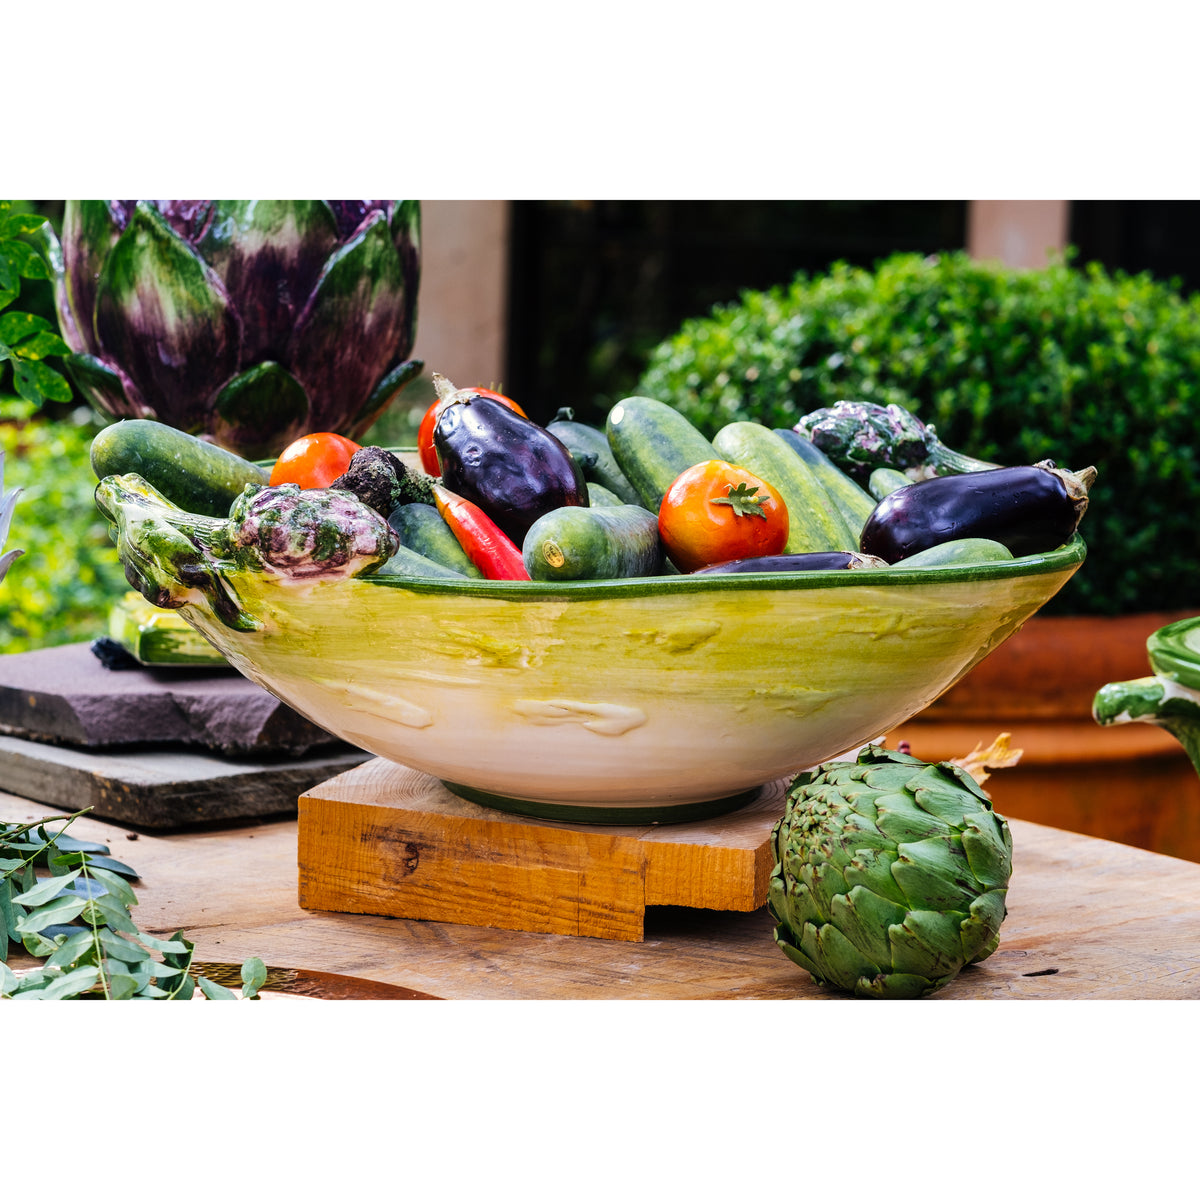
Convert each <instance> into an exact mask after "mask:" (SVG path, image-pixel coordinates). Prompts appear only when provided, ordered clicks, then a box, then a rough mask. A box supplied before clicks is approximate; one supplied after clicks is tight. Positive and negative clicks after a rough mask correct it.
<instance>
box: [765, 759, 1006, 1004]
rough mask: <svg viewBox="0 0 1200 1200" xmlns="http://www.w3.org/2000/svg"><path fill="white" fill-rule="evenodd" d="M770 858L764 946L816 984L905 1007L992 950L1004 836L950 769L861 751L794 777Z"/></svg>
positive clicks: (1001, 823)
mask: <svg viewBox="0 0 1200 1200" xmlns="http://www.w3.org/2000/svg"><path fill="white" fill-rule="evenodd" d="M772 848H773V850H774V854H775V867H774V870H773V871H772V872H771V876H770V881H769V885H768V898H767V903H768V906H769V908H770V911H771V915H772V916H773V917H774V918H775V920H776V922H777V925H776V927H775V940H776V942H777V943H778V945H779V947H780V949H782V950H783V952H784V953H785V954H786V955H787V956H788V957H789V958H790V959H791V960H792V961H793V962H795V963H797V964H798V965H799V966H801V967H803V968H804V969H805V970H806V971H808V972H809V974H811V975H812V976H813V978H814V979H815V980H816V981H817V982H818V983H827V984H831V985H833V986H834V987H837V988H840V989H841V990H843V991H846V992H850V993H853V994H854V995H856V996H861V997H874V998H885V999H915V998H917V997H919V996H925V995H928V994H929V993H930V992H933V991H936V990H937V989H938V988H940V987H943V986H945V985H946V984H947V983H949V982H950V981H951V980H953V979H954V978H955V976H957V975H958V973H959V971H961V970H962V968H963V967H964V966H966V965H967V964H969V963H976V962H979V961H981V960H982V959H984V958H986V957H987V956H988V955H989V954H991V953H992V951H993V950H995V948H996V946H997V945H998V944H999V941H1000V926H1001V923H1002V922H1003V921H1004V918H1005V916H1006V915H1007V910H1006V907H1005V897H1006V895H1007V893H1008V881H1009V877H1010V875H1011V872H1012V837H1011V835H1010V833H1009V829H1008V823H1007V822H1006V821H1005V820H1004V818H1003V817H1001V816H999V815H998V814H997V813H995V812H994V811H993V809H992V805H991V802H990V801H989V800H988V798H987V796H986V795H985V793H984V792H983V791H982V790H981V789H980V787H979V785H978V784H977V783H976V782H975V781H974V779H972V778H971V776H970V775H968V774H967V772H966V771H964V770H963V769H962V768H960V767H957V766H953V765H951V764H949V763H938V764H936V765H930V764H928V763H925V762H922V761H921V760H920V759H917V758H913V757H911V756H910V755H907V754H901V753H899V752H897V751H887V750H882V749H880V748H878V747H875V746H867V747H866V748H865V749H864V750H863V751H862V752H861V753H860V754H859V756H858V759H857V761H854V762H831V763H825V764H823V765H822V766H820V767H816V768H813V769H812V770H810V771H806V772H804V773H802V774H801V775H799V776H797V778H796V780H795V781H794V782H793V784H792V786H791V787H790V788H789V790H788V797H787V803H786V807H785V810H784V815H783V816H782V817H781V818H780V820H779V821H778V822H777V824H776V825H775V828H774V832H773V835H772Z"/></svg>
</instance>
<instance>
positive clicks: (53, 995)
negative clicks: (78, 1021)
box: [17, 967, 100, 1000]
mask: <svg viewBox="0 0 1200 1200" xmlns="http://www.w3.org/2000/svg"><path fill="white" fill-rule="evenodd" d="M99 982H100V971H99V969H98V968H97V967H83V968H82V969H81V970H78V971H69V972H67V973H66V974H64V975H60V976H59V977H58V978H57V979H54V980H52V981H51V982H50V983H48V984H47V985H46V986H45V987H43V988H39V989H37V990H36V991H33V992H28V993H27V992H24V991H21V992H18V993H17V999H18V1000H26V999H28V1000H66V999H67V998H68V997H69V996H78V995H79V994H80V993H81V992H87V991H90V990H91V989H92V988H93V987H95V986H96V984H97V983H99Z"/></svg>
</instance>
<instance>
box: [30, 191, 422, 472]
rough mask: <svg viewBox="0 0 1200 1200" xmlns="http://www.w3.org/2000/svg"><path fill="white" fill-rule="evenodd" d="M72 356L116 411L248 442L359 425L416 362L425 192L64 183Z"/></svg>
mask: <svg viewBox="0 0 1200 1200" xmlns="http://www.w3.org/2000/svg"><path fill="white" fill-rule="evenodd" d="M50 258H51V261H52V266H53V268H54V270H55V275H56V279H55V300H56V304H57V308H58V317H59V325H60V328H61V332H62V336H63V340H64V341H65V342H66V343H67V345H68V346H70V348H71V351H72V353H71V355H70V356H69V357H68V358H67V359H66V365H67V369H68V371H69V372H70V374H71V377H72V378H73V379H74V381H75V383H76V385H77V386H78V388H79V390H80V392H81V393H82V394H83V395H84V396H85V397H86V398H87V400H88V401H89V402H90V403H91V404H92V405H93V407H95V408H96V409H97V410H99V411H100V412H101V413H105V414H107V415H108V416H111V417H116V418H121V417H144V418H149V419H152V420H159V421H162V422H164V423H165V424H168V425H172V426H174V427H175V428H177V429H182V430H184V431H185V432H187V433H191V434H195V435H197V436H200V437H206V438H209V439H211V440H212V441H214V442H216V443H217V444H218V445H221V446H224V447H225V448H226V449H228V450H232V451H234V452H235V453H237V454H241V455H243V456H244V457H246V458H273V457H275V456H276V455H277V454H278V453H279V452H280V450H282V449H283V448H284V447H285V446H287V445H288V444H289V443H290V442H292V441H294V440H295V439H296V438H298V437H300V436H302V435H303V434H305V433H313V432H317V431H321V432H332V433H341V434H344V435H345V436H347V437H351V438H356V439H357V438H358V437H361V435H362V434H363V433H364V432H365V431H366V429H367V428H368V427H369V426H370V425H371V424H372V423H373V422H374V421H375V420H376V419H377V418H378V417H379V415H380V414H381V413H382V412H383V411H384V410H385V409H386V408H387V406H388V405H389V404H390V403H391V402H392V401H393V400H394V399H395V397H396V396H397V395H398V394H399V392H400V390H401V389H402V388H403V387H404V386H405V384H407V383H409V382H410V381H411V380H412V379H414V378H416V377H417V376H418V375H419V374H420V373H421V367H422V365H423V364H422V363H420V362H419V361H417V360H415V359H409V357H408V355H409V354H410V352H411V350H412V347H413V341H414V339H415V336H416V323H417V286H418V283H419V279H420V205H419V202H418V201H416V200H136V201H134V200H68V201H67V203H66V207H65V210H64V213H63V229H62V242H61V245H53V246H51V248H50Z"/></svg>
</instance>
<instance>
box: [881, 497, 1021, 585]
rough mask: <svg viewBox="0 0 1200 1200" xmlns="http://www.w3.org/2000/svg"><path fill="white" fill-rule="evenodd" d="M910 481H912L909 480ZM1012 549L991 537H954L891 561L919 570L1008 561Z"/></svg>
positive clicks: (897, 564) (898, 567) (894, 565)
mask: <svg viewBox="0 0 1200 1200" xmlns="http://www.w3.org/2000/svg"><path fill="white" fill-rule="evenodd" d="M909 482H910V483H911V482H912V481H911V480H909ZM1012 557H1013V555H1012V551H1011V550H1009V548H1008V547H1007V546H1004V545H1001V543H1000V542H993V541H992V540H991V538H955V539H954V541H951V542H942V543H940V544H939V545H937V546H930V547H929V549H928V550H921V551H919V552H918V553H916V554H910V555H909V556H908V558H902V559H901V560H900V561H899V562H897V563H893V564H892V566H893V567H894V568H897V569H900V570H905V571H907V570H909V569H913V570H920V569H921V568H922V567H948V566H957V565H965V564H969V563H990V562H1008V561H1011V560H1012Z"/></svg>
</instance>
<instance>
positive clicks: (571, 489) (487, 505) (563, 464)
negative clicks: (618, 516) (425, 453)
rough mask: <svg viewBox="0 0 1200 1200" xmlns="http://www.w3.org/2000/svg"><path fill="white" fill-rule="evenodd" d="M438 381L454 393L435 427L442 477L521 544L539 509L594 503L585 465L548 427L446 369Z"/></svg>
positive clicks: (440, 389) (540, 512) (542, 511)
mask: <svg viewBox="0 0 1200 1200" xmlns="http://www.w3.org/2000/svg"><path fill="white" fill-rule="evenodd" d="M434 384H435V386H436V387H437V389H438V394H439V395H440V396H443V397H446V396H450V395H451V394H452V398H451V399H449V401H448V402H447V403H446V405H445V407H444V408H443V409H442V410H441V414H440V415H439V416H438V419H437V424H436V425H435V426H434V430H433V444H434V447H435V448H436V450H437V453H438V458H439V459H440V460H441V464H442V483H443V484H444V485H445V487H446V488H448V489H449V490H450V491H452V492H454V493H455V494H456V495H458V496H461V497H462V498H463V499H464V500H470V501H472V502H473V503H474V504H477V505H479V507H480V508H482V509H483V511H484V512H485V513H487V515H488V516H489V517H491V518H492V520H493V521H495V522H496V524H497V525H499V526H500V528H501V529H502V530H503V531H504V533H505V534H507V535H508V537H509V538H511V539H512V541H513V542H514V543H515V544H516V545H517V546H520V545H521V543H522V542H523V541H524V539H525V534H526V533H528V532H529V528H530V526H531V525H532V524H533V523H534V521H536V520H537V519H538V517H541V516H544V515H545V514H546V513H548V512H550V511H551V510H553V509H556V508H566V507H569V506H577V507H581V508H586V507H587V506H588V493H587V482H586V481H585V479H584V477H583V471H582V469H581V468H580V466H579V464H578V463H577V462H576V461H575V459H574V458H573V457H572V455H571V452H570V451H569V450H568V449H567V448H566V446H564V445H563V443H562V442H561V441H559V439H558V438H556V437H555V436H554V434H552V433H550V432H549V430H547V429H544V428H543V427H542V426H541V425H538V424H537V423H536V422H535V421H531V420H530V419H529V418H528V417H523V416H522V415H521V414H520V413H517V412H513V411H512V409H510V408H507V407H505V405H503V404H501V403H500V402H499V401H498V400H493V399H491V397H489V396H481V395H479V394H478V393H476V392H473V391H472V390H471V389H470V388H462V389H459V390H457V391H455V389H454V387H453V385H452V384H450V383H449V381H448V380H445V379H443V378H442V377H441V376H440V375H435V376H434Z"/></svg>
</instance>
